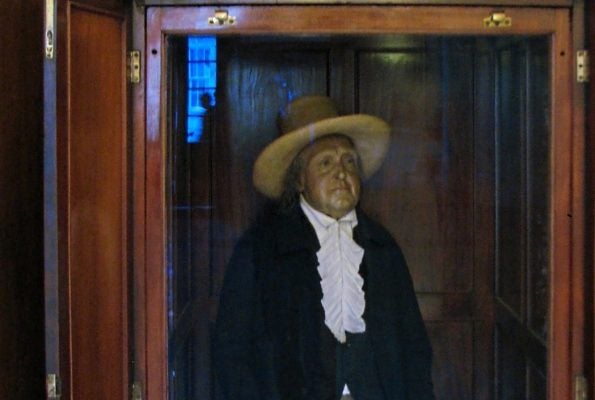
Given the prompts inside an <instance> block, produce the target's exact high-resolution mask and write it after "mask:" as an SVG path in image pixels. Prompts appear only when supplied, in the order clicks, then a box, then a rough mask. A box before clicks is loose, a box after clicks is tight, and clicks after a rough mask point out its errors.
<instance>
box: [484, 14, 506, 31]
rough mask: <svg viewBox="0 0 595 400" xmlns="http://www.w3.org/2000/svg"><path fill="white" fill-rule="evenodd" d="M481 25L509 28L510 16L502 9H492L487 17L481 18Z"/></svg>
mask: <svg viewBox="0 0 595 400" xmlns="http://www.w3.org/2000/svg"><path fill="white" fill-rule="evenodd" d="M483 26H484V27H485V28H510V27H511V26H512V18H511V17H509V16H508V15H506V13H505V12H504V11H494V12H493V13H492V14H490V16H489V17H486V18H484V19H483Z"/></svg>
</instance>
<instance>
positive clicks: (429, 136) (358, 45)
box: [167, 37, 494, 400]
mask: <svg viewBox="0 0 595 400" xmlns="http://www.w3.org/2000/svg"><path fill="white" fill-rule="evenodd" d="M290 42H291V40H289V41H288V40H285V41H279V40H277V41H273V40H270V39H269V40H268V41H267V40H266V39H262V38H260V39H256V38H252V39H244V40H238V39H235V40H220V43H219V46H220V59H219V61H218V65H219V68H220V72H219V77H220V81H219V82H218V87H219V88H220V96H219V97H218V99H217V106H216V109H215V115H216V118H215V127H214V131H213V136H212V137H210V144H209V143H198V144H190V145H188V144H187V145H184V144H181V143H180V142H179V140H180V138H183V137H184V134H180V132H179V131H177V130H175V129H174V130H172V131H171V133H170V139H169V140H170V142H171V143H178V144H175V146H176V147H175V149H174V151H173V152H172V153H171V154H170V156H169V158H170V160H172V161H170V162H173V163H174V164H170V165H171V166H172V167H174V170H173V171H172V175H171V178H172V179H173V182H175V184H173V183H172V184H168V185H167V187H175V188H176V191H175V192H174V193H172V195H173V197H172V201H173V203H172V207H174V210H173V214H171V215H172V216H173V218H175V222H174V224H175V226H176V228H175V229H174V232H181V235H178V234H176V235H178V238H179V240H181V241H180V242H173V243H172V246H173V248H175V249H177V250H176V251H178V254H179V255H180V257H178V258H176V259H175V261H174V262H175V264H174V265H173V270H172V272H173V278H172V279H173V285H174V288H175V289H174V292H173V293H172V295H173V296H174V298H175V299H177V298H178V297H177V296H178V293H179V291H182V292H186V291H187V290H188V288H189V287H194V288H198V290H195V291H194V292H192V293H193V294H191V295H190V296H188V297H186V298H185V300H184V302H183V303H182V304H181V305H180V308H179V310H181V312H180V314H176V317H175V321H176V322H175V323H174V325H173V330H172V332H171V334H172V338H173V340H174V341H175V342H173V343H175V346H172V347H170V351H174V352H175V354H176V356H174V357H175V360H174V363H173V364H171V365H170V367H171V368H172V369H175V370H176V377H177V378H176V379H177V381H176V384H177V385H179V386H178V387H177V389H176V390H178V396H180V395H184V396H192V395H194V396H196V395H198V393H203V394H204V393H207V390H205V386H201V387H199V385H197V382H207V381H208V377H209V375H210V372H209V368H208V366H207V365H205V364H204V359H205V356H206V355H207V354H208V353H209V349H208V329H209V324H205V322H206V320H205V311H206V310H207V309H208V310H210V314H211V315H210V318H211V320H212V319H213V318H214V316H215V314H216V307H217V301H218V300H217V299H218V296H217V295H218V293H219V290H220V287H221V283H222V279H223V275H224V272H225V268H226V265H227V262H228V260H229V257H230V255H231V252H232V251H233V247H234V245H235V243H236V242H237V239H238V237H239V236H240V235H241V234H242V233H243V231H245V230H246V229H247V228H248V226H249V225H250V224H251V223H252V222H253V221H254V220H255V219H256V218H257V216H258V214H260V213H262V212H266V207H267V204H266V202H265V200H264V199H263V198H262V196H261V195H259V194H257V193H255V191H254V189H253V188H252V185H251V173H252V165H253V162H254V160H255V158H256V156H257V155H258V153H259V152H260V150H261V149H262V148H263V147H264V146H265V145H266V144H268V143H269V142H270V141H271V140H273V139H274V138H276V137H277V136H278V131H277V126H276V118H277V115H278V113H279V111H281V110H282V109H283V107H284V105H285V104H286V103H287V102H288V101H289V99H291V98H292V97H295V96H299V95H304V94H332V95H333V96H334V97H335V99H336V101H337V103H338V104H339V107H340V113H342V114H347V113H351V112H363V113H369V114H373V115H378V116H380V117H382V118H384V119H385V120H387V121H388V122H389V123H390V124H391V126H392V127H393V140H392V143H391V149H390V151H389V155H388V157H387V160H386V161H385V164H384V166H383V167H382V169H381V170H380V171H379V172H378V173H377V174H376V175H375V176H374V177H373V179H371V180H370V181H369V182H367V183H366V185H365V187H364V195H363V198H362V206H363V208H364V209H366V210H367V211H368V212H369V213H370V214H371V215H372V216H373V217H375V218H376V219H378V220H379V221H381V222H382V223H383V224H384V225H385V226H386V227H387V228H388V229H389V230H390V231H391V233H392V234H393V236H394V237H395V238H396V239H397V241H398V242H399V243H400V245H401V246H402V248H403V250H404V252H405V254H406V256H407V259H408V262H409V265H410V269H411V272H412V275H413V279H414V281H415V285H416V289H417V292H418V295H419V299H420V304H421V307H422V310H423V313H424V316H425V318H426V321H427V325H428V330H429V332H430V336H431V339H432V342H433V345H434V351H435V355H436V357H435V360H436V361H435V368H434V371H435V373H434V379H435V384H436V393H437V394H438V398H440V399H454V398H456V399H461V400H462V399H473V398H489V396H490V386H491V382H492V380H491V371H492V353H491V352H492V347H493V346H492V342H491V334H492V333H491V332H492V331H491V329H492V327H493V300H492V299H493V292H492V290H491V288H492V284H493V269H492V266H493V253H492V251H491V250H490V249H491V246H492V243H493V222H492V215H493V196H494V182H493V179H494V170H493V166H492V164H491V161H490V160H493V152H494V146H493V136H491V135H493V129H491V128H493V124H490V123H489V122H485V123H482V122H481V121H480V122H478V121H477V115H476V114H475V110H476V109H481V108H482V107H483V110H484V111H483V114H482V116H483V117H489V116H490V115H492V116H493V114H489V113H490V112H492V109H491V108H490V105H493V101H492V99H493V96H488V97H485V100H483V102H479V101H477V99H476V89H475V84H476V83H478V82H483V81H481V80H478V82H476V81H475V80H474V79H473V77H474V74H475V73H476V72H475V71H476V70H478V69H479V64H480V61H478V59H477V57H476V53H475V52H476V41H475V40H461V39H458V40H457V39H451V40H447V39H425V40H424V39H420V38H413V37H409V38H405V37H400V38H386V37H384V38H376V39H372V38H367V39H365V40H364V39H363V38H359V39H358V38H350V39H345V38H343V39H340V38H336V39H334V40H332V41H330V43H325V44H321V43H320V42H308V41H302V42H301V43H293V44H292V43H290ZM323 42H324V41H323ZM173 69H174V70H177V69H178V67H173ZM484 69H485V70H486V71H489V70H490V69H489V68H488V67H487V66H484ZM467 77H471V79H466V78H467ZM171 87H172V88H174V89H173V91H176V92H177V89H176V88H177V87H178V86H177V84H173V83H172V84H171ZM171 101H172V104H177V105H178V106H179V108H175V107H174V110H172V111H171V115H172V116H175V115H179V114H180V111H179V110H181V109H183V107H184V104H185V101H184V99H183V96H182V99H180V100H179V101H174V100H171ZM485 103H487V105H486V104H485ZM488 121H489V119H488ZM176 125H177V126H180V124H176ZM178 146H181V147H178ZM201 146H202V148H204V149H206V148H207V147H205V146H209V147H208V149H210V150H208V151H207V150H201ZM205 151H207V152H205ZM190 159H193V160H200V159H203V161H202V162H200V165H198V164H196V162H197V161H192V162H191V161H190ZM184 160H186V161H184ZM207 160H210V161H207ZM209 163H211V164H209ZM183 188H184V189H183ZM180 191H184V192H185V193H186V194H184V195H182V196H179V194H180ZM203 191H208V192H209V193H210V196H208V197H204V198H203V197H201V196H198V197H197V196H192V195H191V193H198V192H203ZM201 199H202V200H201ZM176 205H178V206H179V207H178V209H176ZM184 232H185V233H184ZM170 239H172V240H173V239H174V238H173V237H172V238H170ZM188 241H190V243H188ZM187 252H189V254H187ZM190 271H195V274H194V275H190ZM188 279H190V280H189V281H188ZM205 279H210V282H211V285H212V287H210V288H207V287H206V286H205V284H204V283H201V282H204V280H205ZM208 303H210V306H209V307H208V308H206V307H204V304H208ZM201 305H203V306H201ZM182 310H183V311H182ZM171 326H172V325H171V324H170V327H171ZM188 327H193V329H195V330H191V329H189V328H188ZM200 338H202V339H200ZM170 343H172V342H170ZM178 354H179V355H180V358H178V356H177V355H178ZM190 354H192V355H193V356H189V355H190ZM191 366H193V367H191ZM190 370H193V371H201V372H199V373H198V376H199V377H198V378H196V377H195V378H194V381H193V382H191V381H190V379H191V376H189V375H182V371H190ZM208 387H209V388H210V389H209V390H214V388H213V387H212V386H208ZM193 391H194V392H193Z"/></svg>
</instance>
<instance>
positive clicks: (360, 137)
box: [252, 114, 390, 199]
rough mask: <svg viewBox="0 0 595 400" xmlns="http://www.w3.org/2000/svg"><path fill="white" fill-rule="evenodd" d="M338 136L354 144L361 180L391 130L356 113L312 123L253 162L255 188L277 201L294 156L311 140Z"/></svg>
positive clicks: (377, 160)
mask: <svg viewBox="0 0 595 400" xmlns="http://www.w3.org/2000/svg"><path fill="white" fill-rule="evenodd" d="M337 133H339V134H343V135H345V136H347V137H349V138H351V140H352V141H353V143H354V145H355V149H356V151H357V153H358V155H359V157H360V160H361V164H362V165H361V167H362V174H363V176H362V178H363V179H367V178H369V177H370V176H372V174H374V172H376V171H377V170H378V168H380V166H381V165H382V161H383V160H384V157H385V156H386V152H387V151H388V144H389V138H390V127H389V126H388V124H387V123H386V122H384V121H383V120H382V119H380V118H378V117H374V116H372V115H365V114H355V115H346V116H340V117H334V118H328V119H324V120H321V121H317V122H314V123H311V124H309V125H306V126H304V127H302V128H299V129H296V130H294V131H293V132H289V133H287V134H285V135H283V136H281V137H279V138H278V139H276V140H275V141H273V142H272V143H270V144H269V145H268V146H267V147H265V149H264V150H263V151H262V152H261V153H260V155H259V156H258V158H257V159H256V162H255V163H254V171H253V174H252V180H253V183H254V186H255V187H256V189H257V190H258V191H260V192H261V193H262V194H264V195H265V196H267V197H269V198H272V199H278V198H279V197H281V194H282V193H283V184H284V182H283V181H284V179H285V174H286V172H287V169H288V168H289V166H290V165H291V163H292V161H293V159H294V158H295V156H297V155H298V153H299V152H300V151H301V150H302V149H303V148H304V147H306V146H307V145H308V144H310V143H312V142H313V141H314V140H316V139H318V138H321V137H323V136H327V135H331V134H337Z"/></svg>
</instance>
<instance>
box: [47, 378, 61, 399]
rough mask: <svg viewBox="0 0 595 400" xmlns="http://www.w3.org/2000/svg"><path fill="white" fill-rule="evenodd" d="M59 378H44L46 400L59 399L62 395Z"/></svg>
mask: <svg viewBox="0 0 595 400" xmlns="http://www.w3.org/2000/svg"><path fill="white" fill-rule="evenodd" d="M60 386H61V385H60V378H59V377H58V375H56V374H47V375H46V377H45V390H46V398H47V399H48V400H55V399H59V398H60V396H61V395H62V393H61V392H62V388H61V387H60Z"/></svg>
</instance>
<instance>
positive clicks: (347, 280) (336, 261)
mask: <svg viewBox="0 0 595 400" xmlns="http://www.w3.org/2000/svg"><path fill="white" fill-rule="evenodd" d="M300 205H301V207H302V210H303V211H304V214H305V215H306V217H307V218H308V221H310V223H311V224H312V226H313V227H314V230H315V231H316V236H317V237H318V241H319V242H320V250H319V251H318V252H317V253H316V256H317V258H318V274H319V275H320V279H321V280H320V286H321V287H322V300H321V303H322V307H323V308H324V323H325V324H326V326H327V327H328V328H329V329H330V330H331V332H332V333H333V335H334V336H335V338H336V339H337V340H338V341H339V342H341V343H345V341H346V337H345V332H346V331H347V332H351V333H361V332H365V330H366V323H365V321H364V319H363V314H364V309H365V306H366V302H365V299H364V291H363V285H364V280H363V278H362V277H361V276H360V275H359V273H358V272H359V266H360V264H361V262H362V259H363V257H364V249H362V248H361V247H360V246H359V245H358V244H357V243H355V241H354V240H353V228H355V226H357V216H356V213H355V210H352V211H350V212H349V213H347V214H346V215H345V216H343V217H342V218H340V219H339V220H336V219H334V218H332V217H329V216H328V215H326V214H324V213H321V212H320V211H318V210H315V209H314V208H313V207H312V206H311V205H310V204H308V202H307V201H306V199H305V198H304V197H303V196H301V198H300Z"/></svg>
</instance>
